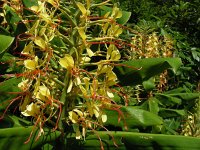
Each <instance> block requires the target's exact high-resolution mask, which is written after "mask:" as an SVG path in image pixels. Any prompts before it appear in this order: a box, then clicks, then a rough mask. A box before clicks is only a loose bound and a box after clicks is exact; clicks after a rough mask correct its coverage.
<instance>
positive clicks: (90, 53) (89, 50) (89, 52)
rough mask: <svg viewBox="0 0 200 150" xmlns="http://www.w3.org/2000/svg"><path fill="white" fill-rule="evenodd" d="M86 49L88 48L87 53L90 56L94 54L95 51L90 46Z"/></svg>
mask: <svg viewBox="0 0 200 150" xmlns="http://www.w3.org/2000/svg"><path fill="white" fill-rule="evenodd" d="M86 50H87V53H88V56H89V57H92V56H94V52H93V51H92V50H91V49H90V48H86Z"/></svg>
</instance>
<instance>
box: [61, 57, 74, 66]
mask: <svg viewBox="0 0 200 150" xmlns="http://www.w3.org/2000/svg"><path fill="white" fill-rule="evenodd" d="M59 64H60V65H61V66H62V67H63V68H66V69H71V68H73V67H74V59H73V57H72V56H71V55H69V54H66V55H65V57H64V58H60V60H59Z"/></svg>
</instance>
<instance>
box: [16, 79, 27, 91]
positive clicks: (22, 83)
mask: <svg viewBox="0 0 200 150" xmlns="http://www.w3.org/2000/svg"><path fill="white" fill-rule="evenodd" d="M28 82H29V80H28V79H26V80H23V81H22V82H20V83H19V84H18V87H19V88H20V89H21V90H26V89H27V88H28V87H29V84H28Z"/></svg>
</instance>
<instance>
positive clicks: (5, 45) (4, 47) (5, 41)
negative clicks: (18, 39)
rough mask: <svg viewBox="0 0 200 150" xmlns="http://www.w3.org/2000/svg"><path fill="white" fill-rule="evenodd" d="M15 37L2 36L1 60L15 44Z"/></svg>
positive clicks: (0, 45)
mask: <svg viewBox="0 0 200 150" xmlns="http://www.w3.org/2000/svg"><path fill="white" fill-rule="evenodd" d="M14 39H15V38H14V37H12V36H8V35H0V41H1V44H0V59H1V58H2V57H3V54H4V53H5V52H6V50H7V49H8V47H9V46H10V45H11V44H12V43H13V41H14Z"/></svg>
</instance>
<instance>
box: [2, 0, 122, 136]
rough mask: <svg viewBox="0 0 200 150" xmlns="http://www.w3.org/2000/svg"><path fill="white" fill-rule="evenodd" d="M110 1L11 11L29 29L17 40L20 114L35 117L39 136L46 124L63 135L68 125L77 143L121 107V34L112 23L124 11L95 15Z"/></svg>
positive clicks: (49, 3)
mask: <svg viewBox="0 0 200 150" xmlns="http://www.w3.org/2000/svg"><path fill="white" fill-rule="evenodd" d="M108 2H109V1H106V2H102V3H98V4H96V2H95V1H92V0H86V1H85V2H84V3H83V1H81V2H79V1H73V2H71V1H69V2H65V1H60V0H38V1H37V3H36V4H33V5H32V6H24V3H22V2H21V1H20V2H19V4H20V5H19V6H18V5H17V6H16V7H12V9H13V11H15V12H16V13H17V14H18V15H19V17H20V18H21V23H23V24H24V25H25V26H26V28H27V31H26V32H25V33H22V34H20V35H19V36H18V39H17V42H18V43H20V42H23V43H24V42H25V45H24V48H23V50H22V51H21V53H20V56H21V58H20V59H19V61H18V62H17V64H18V65H20V66H22V67H23V71H22V73H20V74H18V76H20V77H22V81H21V82H20V83H19V84H18V87H19V88H20V89H21V91H22V93H23V96H22V98H23V99H22V100H21V103H20V107H19V109H20V111H21V115H22V116H24V117H31V118H34V124H35V126H38V127H39V128H40V132H39V134H38V137H39V136H40V135H41V134H42V133H44V131H43V127H44V126H45V124H46V123H47V124H48V125H52V127H53V129H54V130H56V129H57V130H61V131H63V130H64V128H65V126H66V125H72V126H73V128H74V131H75V132H76V138H77V139H80V138H82V137H83V138H85V135H86V131H87V130H88V129H90V130H92V131H94V130H96V128H98V127H102V128H104V127H103V123H105V122H106V121H107V115H106V111H105V110H106V109H113V110H117V109H119V108H120V107H119V106H118V105H117V104H116V102H115V101H114V100H113V98H114V95H115V93H114V92H116V90H113V87H114V86H115V85H116V84H117V82H118V80H117V76H116V74H115V73H114V71H113V68H114V66H115V64H116V62H118V61H120V59H121V54H120V52H119V50H118V46H117V44H116V41H117V39H118V38H119V36H120V34H122V32H123V29H122V27H121V26H120V25H119V24H117V23H116V22H115V20H116V19H118V18H120V17H122V12H121V11H120V9H119V8H117V6H116V5H114V6H113V8H112V9H111V11H108V12H106V13H105V14H103V16H99V14H98V11H96V10H97V9H99V8H100V7H101V6H103V5H105V4H107V3H108ZM9 4H11V3H7V4H5V5H7V6H9ZM15 5H16V3H15ZM21 5H23V7H20V6H21ZM23 9H25V10H26V11H28V13H22V12H23ZM19 10H20V11H19ZM77 10H78V13H75V12H76V11H77ZM100 14H102V13H100ZM94 30H96V31H94ZM23 36H25V37H26V38H25V39H24V38H21V37H23ZM96 57H101V59H100V60H95V59H94V58H96Z"/></svg>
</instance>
